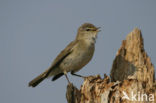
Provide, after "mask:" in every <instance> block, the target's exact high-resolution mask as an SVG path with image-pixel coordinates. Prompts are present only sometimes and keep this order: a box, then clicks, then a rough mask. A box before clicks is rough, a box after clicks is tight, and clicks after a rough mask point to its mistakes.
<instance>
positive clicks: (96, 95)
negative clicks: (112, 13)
mask: <svg viewBox="0 0 156 103" xmlns="http://www.w3.org/2000/svg"><path fill="white" fill-rule="evenodd" d="M66 98H67V101H68V103H156V80H155V73H154V66H153V64H152V63H151V60H150V57H149V56H148V55H147V53H146V52H145V50H144V42H143V38H142V34H141V31H140V30H139V29H138V28H135V29H134V30H133V31H132V32H131V33H129V34H128V35H127V37H126V39H125V40H123V41H122V45H121V47H120V48H119V50H118V52H117V54H116V57H115V59H114V61H113V65H112V69H111V73H110V78H109V77H108V76H107V75H105V76H104V78H103V79H102V78H101V77H100V76H99V75H97V76H89V77H87V78H86V79H85V80H84V83H83V84H82V86H81V88H80V90H79V89H77V88H76V87H75V86H74V85H73V84H69V85H68V86H67V93H66Z"/></svg>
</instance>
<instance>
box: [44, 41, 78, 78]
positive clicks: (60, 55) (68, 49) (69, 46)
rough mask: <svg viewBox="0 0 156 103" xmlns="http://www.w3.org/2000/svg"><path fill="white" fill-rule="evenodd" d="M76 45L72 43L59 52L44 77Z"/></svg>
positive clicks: (74, 42)
mask: <svg viewBox="0 0 156 103" xmlns="http://www.w3.org/2000/svg"><path fill="white" fill-rule="evenodd" d="M75 44H76V41H72V42H71V43H70V44H68V45H67V47H66V48H65V49H64V50H62V51H61V52H60V54H59V55H58V56H57V57H56V58H55V60H54V61H53V63H52V65H51V66H50V67H49V69H48V70H47V72H46V76H48V75H49V74H50V72H51V71H52V70H53V69H54V68H55V67H56V66H58V65H59V64H60V63H61V62H62V61H63V60H64V59H65V58H66V57H67V56H68V55H69V54H70V53H71V52H72V48H73V47H74V45H75Z"/></svg>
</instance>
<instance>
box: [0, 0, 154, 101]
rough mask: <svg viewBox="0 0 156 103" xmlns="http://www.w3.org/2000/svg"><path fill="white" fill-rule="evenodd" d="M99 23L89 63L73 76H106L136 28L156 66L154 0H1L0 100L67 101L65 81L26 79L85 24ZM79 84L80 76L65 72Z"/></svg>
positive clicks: (46, 66)
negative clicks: (33, 83)
mask: <svg viewBox="0 0 156 103" xmlns="http://www.w3.org/2000/svg"><path fill="white" fill-rule="evenodd" d="M85 22H90V23H93V24H94V25H95V26H97V27H101V32H100V33H99V35H98V39H97V43H96V50H95V54H94V57H93V59H92V61H91V62H90V63H89V64H88V65H86V66H85V67H84V68H83V69H82V70H81V71H79V72H78V74H81V75H84V76H87V75H97V74H100V75H101V77H103V75H104V73H106V74H107V75H109V73H110V70H111V66H112V62H113V60H114V58H115V55H116V52H117V50H118V49H119V47H120V45H121V41H122V40H123V39H125V37H126V35H127V34H128V33H129V32H131V31H132V30H133V29H134V28H135V27H138V28H140V29H141V30H142V34H143V37H144V44H145V50H146V52H147V53H148V55H149V56H150V57H151V60H152V63H153V64H154V65H156V54H155V53H156V46H155V44H156V40H155V39H156V1H154V0H153V1H152V0H150V1H149V0H129V1H128V0H126V1H125V0H116V1H115V0H77V1H73V0H64V1H63V0H0V102H1V103H66V102H67V101H66V97H65V94H66V86H67V80H66V78H65V77H61V78H60V79H58V80H57V81H55V82H51V78H50V79H46V80H44V81H43V82H42V83H41V84H40V85H39V86H37V87H36V88H30V87H28V82H29V81H30V80H32V79H33V78H34V77H36V76H37V75H39V74H40V73H42V72H43V71H44V70H45V69H47V68H48V67H49V66H50V65H51V63H52V61H53V60H54V59H55V57H56V56H57V55H58V54H59V52H60V51H61V50H62V49H64V48H65V46H66V45H67V44H68V43H70V42H71V41H72V40H74V38H75V36H76V33H77V28H78V27H79V26H80V25H81V24H83V23H85ZM68 76H69V79H70V81H71V82H73V84H74V85H75V86H77V87H78V88H80V85H81V84H82V83H83V79H81V78H78V77H74V76H71V75H70V74H69V75H68Z"/></svg>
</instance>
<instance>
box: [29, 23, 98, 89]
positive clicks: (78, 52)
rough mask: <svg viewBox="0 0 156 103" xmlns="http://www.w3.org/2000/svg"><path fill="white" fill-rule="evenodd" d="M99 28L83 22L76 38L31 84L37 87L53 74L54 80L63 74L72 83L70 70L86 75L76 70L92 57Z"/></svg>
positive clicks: (73, 73) (73, 72) (72, 72)
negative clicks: (69, 76)
mask: <svg viewBox="0 0 156 103" xmlns="http://www.w3.org/2000/svg"><path fill="white" fill-rule="evenodd" d="M99 28H100V27H95V26H94V25H93V24H91V23H84V24H82V25H81V26H80V27H79V29H78V31H77V36H76V38H75V40H74V41H72V42H71V43H69V44H68V45H67V47H66V48H65V49H64V50H62V51H61V52H60V54H59V55H58V56H57V57H56V59H55V60H54V61H53V63H52V64H51V66H50V67H49V68H48V69H47V70H45V71H44V72H43V73H42V74H40V75H39V76H37V77H36V78H34V79H33V80H32V81H30V82H29V86H32V87H36V86H37V85H38V84H39V83H40V82H42V81H43V80H44V79H45V78H48V77H51V76H53V78H52V81H55V80H56V79H58V78H60V77H61V76H63V75H65V77H66V79H67V81H68V83H70V81H69V79H68V77H67V73H68V72H70V73H71V74H72V75H75V76H78V77H84V76H81V75H78V74H75V72H78V71H79V70H80V69H81V68H82V67H84V66H85V65H86V64H87V63H88V62H89V61H90V60H91V59H92V57H93V54H94V50H95V42H96V38H97V34H98V32H99V31H100V30H99Z"/></svg>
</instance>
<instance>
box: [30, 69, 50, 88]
mask: <svg viewBox="0 0 156 103" xmlns="http://www.w3.org/2000/svg"><path fill="white" fill-rule="evenodd" d="M46 77H47V76H46V73H45V72H43V73H42V74H40V75H39V76H37V77H36V78H34V79H33V80H32V81H30V82H29V87H36V86H37V85H38V84H39V83H41V82H42V81H43V80H44V79H45V78H46Z"/></svg>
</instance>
